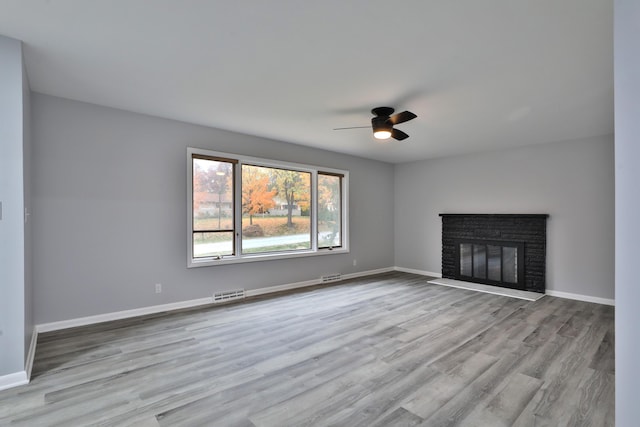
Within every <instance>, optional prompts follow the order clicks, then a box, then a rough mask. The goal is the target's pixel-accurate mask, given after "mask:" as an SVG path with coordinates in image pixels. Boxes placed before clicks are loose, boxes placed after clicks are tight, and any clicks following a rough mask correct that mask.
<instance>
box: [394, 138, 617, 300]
mask: <svg viewBox="0 0 640 427" xmlns="http://www.w3.org/2000/svg"><path fill="white" fill-rule="evenodd" d="M395 206H396V212H395V247H396V252H395V265H397V266H399V267H404V268H410V269H416V270H422V271H429V272H437V273H439V272H440V271H441V242H442V239H441V224H442V223H441V218H440V217H439V216H438V214H439V213H547V214H549V215H550V217H549V220H548V222H547V227H548V228H547V288H548V289H551V290H555V291H561V292H569V293H574V294H581V295H587V296H592V297H599V298H608V299H613V297H614V284H613V280H614V255H613V248H614V240H613V234H614V170H613V136H604V137H598V138H590V139H583V140H576V141H565V142H560V143H554V144H544V145H536V146H529V147H525V148H518V149H511V150H503V151H499V152H490V153H482V154H474V155H466V156H458V157H450V158H442V159H434V160H427V161H422V162H415V163H408V164H403V165H398V166H396V171H395Z"/></svg>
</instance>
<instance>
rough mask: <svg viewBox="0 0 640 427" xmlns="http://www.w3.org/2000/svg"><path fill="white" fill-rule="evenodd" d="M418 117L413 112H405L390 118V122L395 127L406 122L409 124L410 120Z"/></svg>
mask: <svg viewBox="0 0 640 427" xmlns="http://www.w3.org/2000/svg"><path fill="white" fill-rule="evenodd" d="M416 117H418V116H416V115H415V114H413V113H412V112H411V111H403V112H402V113H398V114H395V115H393V116H391V117H389V120H390V121H391V123H393V124H394V125H397V124H398V123H404V122H408V121H409V120H413V119H415V118H416Z"/></svg>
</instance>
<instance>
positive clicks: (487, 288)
mask: <svg viewBox="0 0 640 427" xmlns="http://www.w3.org/2000/svg"><path fill="white" fill-rule="evenodd" d="M427 283H430V284H432V285H442V286H450V287H452V288H460V289H468V290H471V291H478V292H484V293H487V294H494V295H502V296H505V297H512V298H519V299H523V300H527V301H537V300H539V299H540V298H542V297H543V296H544V295H545V294H541V293H538V292H529V291H521V290H518V289H509V288H501V287H499V286H491V285H483V284H480V283H471V282H463V281H461V280H453V279H435V280H430V281H428V282H427Z"/></svg>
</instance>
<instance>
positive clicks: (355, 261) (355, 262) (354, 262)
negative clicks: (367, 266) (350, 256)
mask: <svg viewBox="0 0 640 427" xmlns="http://www.w3.org/2000/svg"><path fill="white" fill-rule="evenodd" d="M356 265H358V260H356V259H354V260H353V266H354V267H355V266H356Z"/></svg>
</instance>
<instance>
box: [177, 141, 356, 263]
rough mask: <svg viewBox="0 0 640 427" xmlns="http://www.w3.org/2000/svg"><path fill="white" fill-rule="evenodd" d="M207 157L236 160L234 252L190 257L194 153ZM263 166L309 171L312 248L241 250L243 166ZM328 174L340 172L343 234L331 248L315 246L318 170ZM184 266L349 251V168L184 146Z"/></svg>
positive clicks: (338, 173)
mask: <svg viewBox="0 0 640 427" xmlns="http://www.w3.org/2000/svg"><path fill="white" fill-rule="evenodd" d="M194 155H200V156H209V157H219V158H225V159H233V160H237V163H236V164H235V165H233V167H234V168H236V169H235V177H236V179H235V182H234V188H233V194H234V205H235V212H236V216H235V218H234V229H235V236H234V239H235V247H236V254H235V255H225V256H223V257H219V258H218V257H205V258H200V257H199V258H194V257H193V156H194ZM243 164H248V165H252V166H265V167H272V168H280V169H291V170H297V171H300V172H309V173H311V218H310V221H311V249H308V250H296V251H282V252H271V253H257V254H255V253H252V254H243V253H242V186H241V183H242V165H243ZM323 172H324V173H330V174H336V175H342V191H341V193H342V194H341V207H342V210H341V214H342V217H341V220H342V234H341V236H340V238H341V243H342V246H340V247H334V248H318V173H323ZM187 199H188V200H187V267H188V268H193V267H208V266H215V265H225V264H238V263H246V262H256V261H269V260H278V259H288V258H300V257H309V256H318V255H333V254H340V253H349V221H348V219H349V171H346V170H342V169H333V168H327V167H319V166H313V165H307V164H301V163H291V162H284V161H279V160H272V159H265V158H260V157H250V156H244V155H238V154H231V153H223V152H219V151H212V150H206V149H201V148H193V147H188V148H187Z"/></svg>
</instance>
